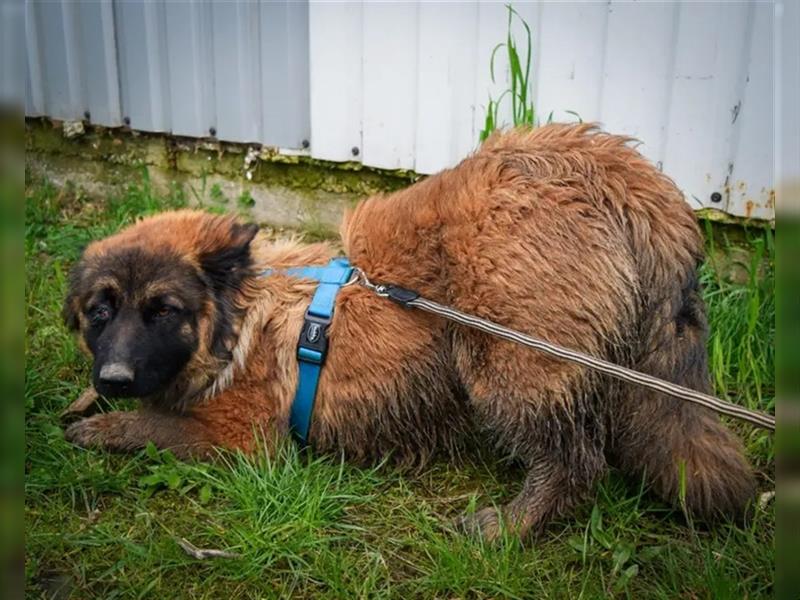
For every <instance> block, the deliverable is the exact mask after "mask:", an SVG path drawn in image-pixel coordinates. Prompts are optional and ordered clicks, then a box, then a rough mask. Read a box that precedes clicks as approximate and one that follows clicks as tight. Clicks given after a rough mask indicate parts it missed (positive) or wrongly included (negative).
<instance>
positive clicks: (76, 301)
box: [61, 260, 85, 331]
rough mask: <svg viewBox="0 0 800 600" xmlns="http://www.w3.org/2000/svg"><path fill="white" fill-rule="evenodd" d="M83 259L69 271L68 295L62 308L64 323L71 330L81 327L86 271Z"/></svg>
mask: <svg viewBox="0 0 800 600" xmlns="http://www.w3.org/2000/svg"><path fill="white" fill-rule="evenodd" d="M84 268H85V267H84V265H83V260H81V261H79V262H78V263H77V264H76V265H75V266H73V267H72V270H71V271H70V273H69V283H68V284H67V285H68V288H67V297H66V299H65V300H64V307H63V308H62V309H61V316H62V318H63V319H64V324H65V325H66V326H67V328H68V329H69V330H70V331H77V330H78V329H79V328H80V324H81V322H80V319H79V318H78V315H79V314H80V311H81V307H80V286H81V282H82V281H83V271H84Z"/></svg>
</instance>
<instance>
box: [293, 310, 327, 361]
mask: <svg viewBox="0 0 800 600" xmlns="http://www.w3.org/2000/svg"><path fill="white" fill-rule="evenodd" d="M330 324H331V318H330V317H320V316H318V315H314V314H311V313H309V312H308V311H306V315H305V319H304V321H303V328H302V329H301V330H300V339H299V340H298V341H297V358H298V359H300V360H304V361H306V362H310V363H314V364H317V365H321V364H323V363H324V362H325V356H326V355H327V354H328V335H327V333H328V326H329V325H330Z"/></svg>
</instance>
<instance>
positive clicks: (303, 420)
mask: <svg viewBox="0 0 800 600" xmlns="http://www.w3.org/2000/svg"><path fill="white" fill-rule="evenodd" d="M270 273H272V271H271V270H268V271H265V274H267V275H268V274H270ZM282 273H285V274H287V275H292V276H294V277H299V278H302V279H315V280H317V281H319V285H318V286H317V289H316V291H315V292H314V297H313V298H312V299H311V304H309V306H308V309H306V315H305V319H304V321H303V328H302V329H301V330H300V337H299V339H298V340H297V364H298V367H299V372H298V379H297V390H296V391H295V395H294V401H293V402H292V407H291V412H290V413H289V430H290V431H291V433H292V435H293V436H294V437H295V439H296V440H297V442H298V444H300V445H301V446H303V447H305V446H307V445H308V433H309V430H310V429H311V418H312V416H313V413H314V401H315V400H316V396H317V387H318V386H319V378H320V375H321V374H322V366H323V365H324V364H325V357H326V356H327V353H328V326H329V325H330V324H331V321H332V320H333V309H334V306H335V304H336V296H337V295H338V293H339V290H340V289H341V288H342V286H344V285H345V284H346V283H347V282H349V281H350V277H351V275H352V273H353V267H351V266H350V262H349V261H348V260H347V259H346V258H334V259H333V260H331V261H330V263H328V265H327V266H325V267H296V268H291V269H286V270H285V271H282Z"/></svg>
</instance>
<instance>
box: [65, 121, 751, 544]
mask: <svg viewBox="0 0 800 600" xmlns="http://www.w3.org/2000/svg"><path fill="white" fill-rule="evenodd" d="M628 142H629V140H627V139H625V138H621V137H617V136H612V135H607V134H605V133H602V132H599V131H598V130H596V129H595V128H593V127H592V126H589V125H579V126H564V125H548V126H546V127H541V128H539V129H535V130H532V131H531V130H519V131H512V132H506V133H502V134H495V135H494V136H492V137H491V138H490V139H489V140H487V142H486V143H484V145H483V146H482V148H481V149H480V151H478V152H477V153H476V154H474V155H473V156H471V157H469V158H467V159H465V160H464V161H462V162H461V163H460V164H459V165H458V166H457V167H455V168H453V169H450V170H446V171H443V172H441V173H439V174H437V175H435V176H432V177H429V178H427V179H425V180H423V181H421V182H419V183H417V184H415V185H413V186H411V187H410V188H407V189H405V190H402V191H399V192H396V193H393V194H391V195H387V196H379V197H373V198H370V199H368V200H366V201H364V202H362V203H361V204H359V205H358V206H357V207H356V208H355V210H354V211H352V213H351V214H349V215H348V216H347V218H346V219H345V222H344V223H343V225H342V240H343V244H344V248H345V252H346V254H347V255H348V256H349V257H350V259H351V261H352V263H353V264H355V265H356V266H358V267H360V268H361V269H363V270H364V271H365V272H366V273H367V275H368V276H369V277H370V279H371V280H373V281H379V282H380V281H382V282H394V283H397V284H400V285H403V286H405V287H408V288H412V289H416V290H418V291H419V292H421V293H422V294H423V295H424V296H426V297H428V298H431V299H432V300H435V301H437V302H441V303H444V304H449V305H452V306H454V307H456V308H458V309H459V310H462V311H465V312H468V313H471V314H475V315H478V316H480V317H483V318H486V319H490V320H493V321H496V322H498V323H501V324H503V325H506V326H509V327H512V328H514V329H518V330H520V331H524V332H529V333H531V334H533V335H537V336H540V337H542V338H544V339H546V340H549V341H551V342H554V343H557V344H561V345H564V346H567V347H571V348H574V349H576V350H580V351H583V352H586V353H589V354H592V355H595V356H599V357H603V358H607V359H610V360H613V361H616V362H618V363H620V364H623V365H625V366H628V367H632V368H635V369H639V370H642V371H644V372H646V373H650V374H653V375H656V376H659V377H663V378H665V379H668V380H670V381H673V382H675V383H679V384H682V385H686V386H689V387H691V388H694V389H697V390H701V391H705V392H708V391H710V383H709V378H708V373H707V365H706V354H705V341H706V320H705V312H704V306H703V303H702V300H701V297H700V294H699V290H698V285H697V266H698V263H699V262H700V260H701V259H702V241H701V236H700V233H699V231H698V228H697V225H696V223H695V219H694V216H693V214H692V212H691V210H690V209H689V208H688V207H687V205H686V203H685V202H684V200H683V198H682V196H681V194H680V192H679V191H678V190H677V188H676V187H675V185H674V184H673V182H672V181H671V180H670V179H668V178H667V177H665V176H664V175H662V174H661V173H660V172H658V170H656V169H655V168H654V167H653V166H652V165H651V164H650V163H648V162H647V161H646V160H645V159H643V158H642V156H641V155H640V154H638V153H637V152H636V151H635V150H634V149H632V148H631V147H630V145H629V144H628ZM253 233H254V232H253V231H249V230H247V229H246V228H245V227H244V226H242V225H239V224H237V223H236V222H235V221H234V220H233V219H232V218H227V217H218V216H211V215H207V214H203V213H198V212H192V211H183V212H178V213H166V214H163V215H159V216H156V217H152V218H150V219H147V220H144V221H142V222H140V223H138V224H136V225H134V226H132V227H131V228H129V229H127V230H125V231H123V232H122V233H120V234H118V235H116V236H112V237H110V238H108V239H106V240H103V241H101V242H97V243H95V244H94V245H92V246H90V247H89V248H88V249H87V252H86V254H85V256H84V258H83V260H82V262H81V263H80V264H79V265H78V266H77V268H76V270H75V275H74V276H73V280H72V289H71V292H70V296H69V298H68V300H67V304H66V309H65V313H66V315H67V320H68V322H69V323H71V324H72V325H73V326H74V327H75V328H77V329H80V330H81V331H82V332H84V334H85V330H86V326H87V320H86V318H85V317H84V316H82V315H84V313H85V311H86V309H87V307H86V306H84V305H82V304H81V303H82V301H83V300H82V299H85V298H86V297H87V296H88V295H90V293H91V292H90V291H88V290H91V289H93V286H94V285H95V284H96V281H97V273H98V272H99V271H98V269H100V270H102V269H105V271H103V274H104V275H103V276H104V277H105V278H110V279H112V280H113V279H114V278H124V277H126V276H127V275H125V274H124V273H122V272H119V273H117V272H115V271H114V269H111V268H110V267H108V268H107V267H103V266H102V265H103V264H104V263H103V261H104V260H105V261H107V260H108V257H110V256H116V255H119V254H120V253H123V252H130V249H131V248H132V247H135V248H137V249H139V251H140V252H141V253H143V255H146V254H147V253H151V254H152V255H157V254H163V253H164V252H167V251H168V252H169V253H171V254H174V255H177V256H179V257H181V259H182V261H183V262H182V264H184V265H188V266H190V267H191V268H192V269H194V270H195V272H196V274H197V279H198V281H200V282H202V284H203V290H204V291H203V293H202V297H196V296H197V293H196V292H192V293H193V294H194V295H195V297H193V298H192V299H191V304H192V305H193V306H196V307H197V309H196V313H195V316H196V319H195V320H196V323H197V325H196V328H195V335H196V337H197V339H198V342H197V351H196V352H195V353H194V354H193V356H192V358H191V359H190V360H189V362H188V363H187V365H186V367H185V368H184V369H183V370H182V371H181V372H180V374H179V375H178V376H177V377H175V378H174V380H172V381H169V382H165V385H164V389H163V390H161V391H159V392H158V393H157V394H153V395H152V396H151V397H148V398H144V399H143V400H144V402H143V405H142V409H141V410H140V411H138V412H136V413H127V414H125V413H110V414H106V415H97V416H94V417H91V418H89V419H86V420H83V421H80V422H78V423H76V424H74V425H72V426H71V427H70V428H69V429H68V431H67V435H68V437H69V439H71V440H73V441H75V442H76V443H79V444H81V445H99V446H104V447H106V448H110V449H116V450H132V449H134V448H139V447H141V446H142V445H144V444H145V443H146V442H147V441H148V440H152V441H153V442H155V443H156V444H157V445H158V446H160V447H170V448H173V449H174V450H176V451H177V452H179V453H181V454H192V453H194V454H203V453H206V452H208V451H210V449H211V448H213V447H215V446H218V447H223V448H241V449H243V450H245V451H250V450H253V449H254V445H255V441H254V432H258V431H272V432H277V433H278V434H280V435H283V434H285V433H286V431H287V427H288V414H289V406H290V404H291V401H292V398H293V395H294V390H295V386H296V381H297V362H296V359H295V344H296V341H297V336H298V334H299V331H300V327H301V324H302V319H303V313H304V311H305V308H306V307H307V305H308V302H309V300H310V297H311V294H312V293H313V289H314V284H313V282H309V281H302V280H298V279H295V278H291V277H287V276H285V275H281V274H280V273H279V271H273V273H275V274H273V275H270V276H268V277H264V276H262V275H261V274H260V273H261V271H262V270H263V269H265V268H268V267H269V268H272V269H277V270H279V269H280V268H281V267H288V266H297V265H309V264H324V263H325V262H327V260H328V259H329V258H330V257H332V256H334V255H335V252H334V250H333V249H332V248H331V247H330V246H328V245H325V244H313V245H302V244H299V243H297V242H292V241H289V242H277V243H274V242H269V241H267V240H266V239H264V238H263V237H262V236H260V235H256V236H255V238H253V237H252V234H253ZM144 260H146V259H144ZM87 265H89V266H91V265H94V266H93V268H94V271H93V270H92V268H89V267H87ZM118 285H120V286H121V287H124V285H125V284H124V283H119V284H118ZM184 287H186V286H184ZM187 289H188V288H187ZM192 289H194V288H192ZM174 292H175V293H176V294H180V293H181V291H180V290H174ZM188 303H189V301H188V300H187V304H188ZM329 338H330V354H329V356H328V361H327V364H326V366H325V368H324V370H323V374H322V378H321V381H320V386H319V391H318V395H317V404H316V409H315V414H314V421H313V425H312V429H311V439H312V444H313V447H314V449H315V450H316V451H319V452H344V453H345V454H346V455H347V456H348V457H350V458H351V459H353V460H356V461H360V462H370V461H374V460H378V459H381V458H383V457H385V456H386V455H388V454H391V455H392V456H394V457H395V458H396V459H398V460H401V461H407V462H416V463H421V462H424V461H426V460H427V459H429V458H430V457H431V456H433V455H434V454H436V453H437V452H439V451H442V450H445V451H448V452H451V453H452V452H454V451H455V450H456V449H457V448H458V447H459V444H460V442H461V441H462V439H463V436H464V434H465V432H467V431H469V430H470V429H471V428H472V427H475V426H476V427H478V428H480V429H481V430H482V431H484V432H485V433H486V434H488V436H489V439H491V440H492V441H493V443H494V444H495V446H496V449H497V452H499V453H501V454H502V455H503V456H508V457H512V458H514V459H516V460H518V461H519V462H521V463H522V464H523V465H524V466H525V469H526V471H527V475H526V479H525V482H524V483H523V488H522V491H521V492H520V494H519V496H517V497H516V498H515V499H514V500H513V501H512V502H511V503H509V505H508V506H506V507H505V508H504V509H502V511H501V512H500V514H498V513H497V512H496V511H494V510H491V509H487V510H483V511H479V512H478V513H477V514H476V515H474V516H473V517H471V518H470V519H468V520H467V521H466V523H465V524H466V525H467V526H468V527H469V528H473V529H478V530H480V531H481V532H482V533H483V534H484V535H486V536H487V537H494V536H496V535H497V533H498V530H499V527H500V525H501V522H504V523H505V524H506V525H508V526H511V527H513V528H515V529H516V530H517V531H518V532H519V533H520V534H525V533H527V532H529V531H534V530H537V529H539V528H540V527H541V526H542V525H544V524H546V523H547V522H548V520H549V519H550V518H551V517H552V516H554V515H556V514H562V513H564V512H567V511H569V510H570V509H571V508H572V507H573V506H574V505H575V503H576V502H579V501H580V500H581V499H582V498H584V497H585V495H586V494H587V493H588V492H589V491H590V490H591V488H592V485H593V484H594V482H595V481H596V480H597V478H598V477H599V476H601V475H602V474H603V473H604V472H605V470H606V469H607V466H608V464H613V465H615V466H618V467H620V468H621V469H622V470H623V471H624V472H626V473H628V474H630V475H631V476H633V477H635V478H641V477H642V476H644V477H646V479H647V480H648V482H649V483H650V484H651V486H652V488H653V490H654V491H655V492H656V493H658V494H659V495H660V496H662V497H663V498H665V499H666V500H668V501H670V502H674V503H677V502H678V490H679V488H680V482H679V475H678V474H679V471H680V469H681V467H680V466H679V465H681V464H683V465H684V466H685V473H686V498H685V502H686V506H687V508H688V509H689V510H690V511H691V512H692V513H693V514H694V515H696V516H698V517H701V518H711V517H715V516H727V517H737V516H740V515H741V514H742V513H743V511H744V509H745V507H746V505H747V504H748V502H749V501H750V499H751V497H752V495H753V491H754V483H753V476H752V474H751V471H750V468H749V466H748V465H747V463H746V461H745V460H744V458H743V455H742V449H741V446H740V444H739V443H738V441H737V440H736V439H735V437H734V436H733V435H731V434H730V433H729V432H728V430H726V429H725V428H724V427H723V426H722V425H720V423H719V421H718V419H717V418H716V417H715V416H714V415H712V414H710V413H707V412H705V411H704V410H702V409H699V408H697V407H694V406H692V405H689V404H685V403H681V402H680V401H677V400H673V399H670V398H668V397H665V396H661V395H658V394H655V393H653V392H650V391H645V390H642V389H639V388H635V387H633V386H629V385H626V384H620V383H616V382H613V381H611V380H609V379H607V378H605V377H603V376H598V375H596V374H593V373H591V372H589V371H587V370H585V369H583V368H582V367H579V366H576V365H572V364H568V363H564V362H559V361H557V360H554V359H550V358H548V357H546V356H543V355H541V354H538V353H536V352H534V351H531V350H529V349H526V348H522V347H519V346H515V345H514V344H511V343H510V342H506V341H500V340H498V339H496V338H492V337H488V336H486V335H485V334H482V333H479V332H475V331H472V330H467V329H464V328H462V327H460V326H456V325H453V324H451V323H447V322H444V321H443V320H441V319H439V318H437V317H434V316H432V315H428V314H425V313H422V312H419V311H413V310H406V309H403V308H400V307H398V306H395V305H393V304H391V303H390V302H388V301H386V300H384V299H381V298H378V297H376V296H374V295H373V294H372V293H371V292H369V291H367V290H365V289H363V288H360V287H358V286H352V287H348V288H345V289H343V290H342V291H341V293H340V294H339V297H338V299H337V304H336V312H335V318H334V321H333V324H332V326H331V328H330V331H329Z"/></svg>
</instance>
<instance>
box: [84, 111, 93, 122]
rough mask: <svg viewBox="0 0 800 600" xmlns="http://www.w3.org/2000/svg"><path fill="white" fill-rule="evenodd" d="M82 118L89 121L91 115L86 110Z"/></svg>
mask: <svg viewBox="0 0 800 600" xmlns="http://www.w3.org/2000/svg"><path fill="white" fill-rule="evenodd" d="M83 118H84V119H86V120H87V121H91V120H92V113H90V112H89V111H88V110H85V111H83Z"/></svg>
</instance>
